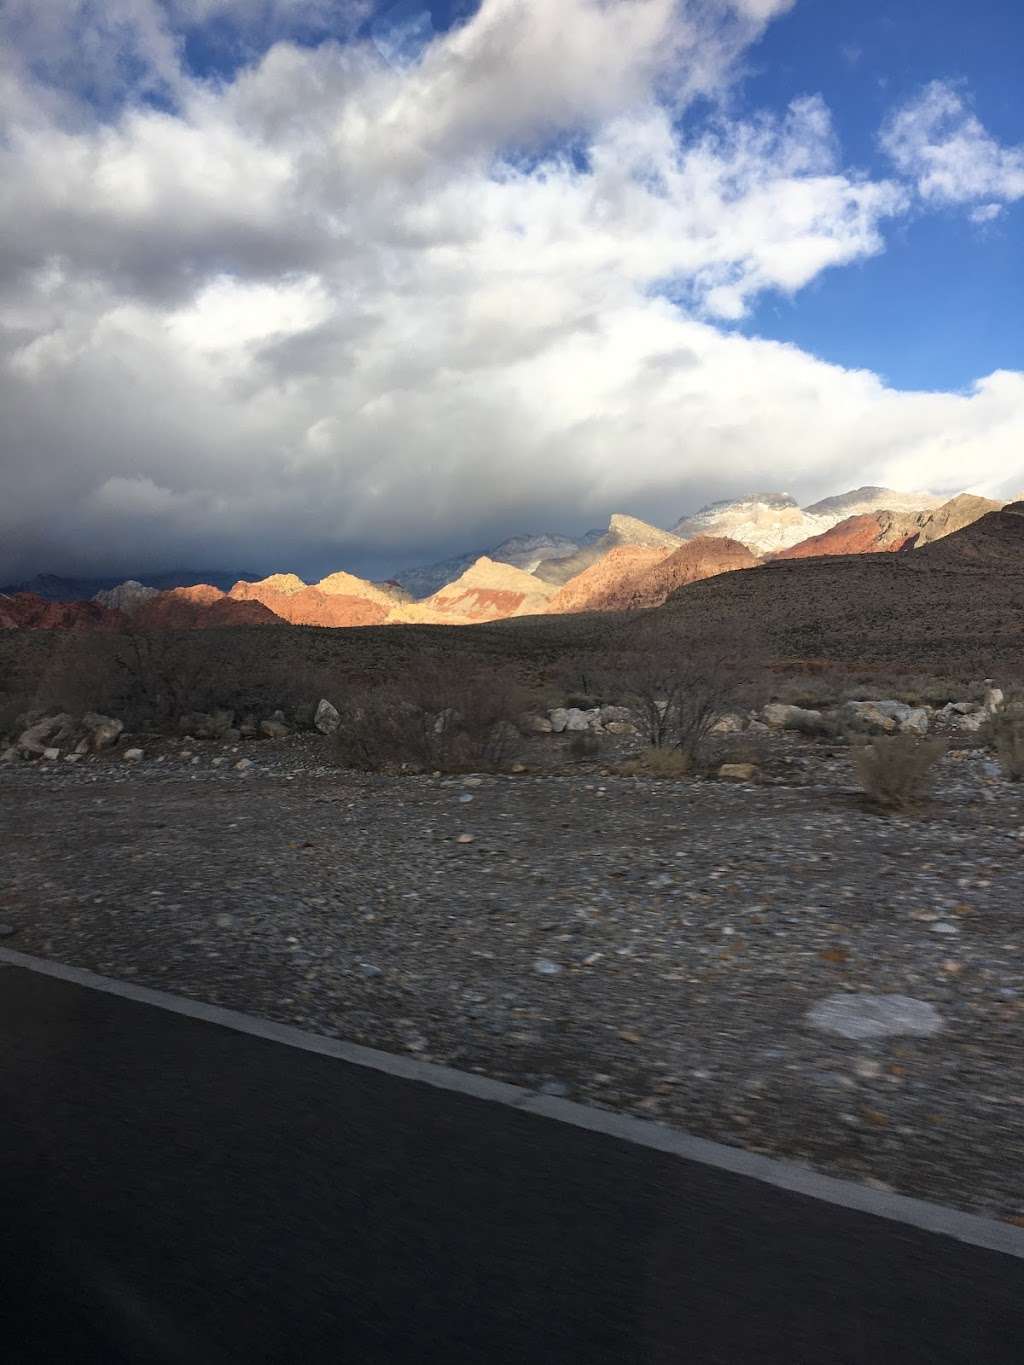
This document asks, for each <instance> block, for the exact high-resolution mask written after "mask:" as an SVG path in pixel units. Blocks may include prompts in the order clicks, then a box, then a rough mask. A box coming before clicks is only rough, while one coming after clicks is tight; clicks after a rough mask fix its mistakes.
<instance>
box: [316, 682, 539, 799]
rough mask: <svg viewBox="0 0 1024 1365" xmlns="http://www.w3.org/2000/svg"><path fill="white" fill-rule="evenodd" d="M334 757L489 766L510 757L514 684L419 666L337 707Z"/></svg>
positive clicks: (458, 767) (372, 765)
mask: <svg viewBox="0 0 1024 1365" xmlns="http://www.w3.org/2000/svg"><path fill="white" fill-rule="evenodd" d="M338 710H339V714H340V717H341V720H340V724H339V726H338V730H337V732H336V735H335V743H336V746H337V752H338V756H339V759H340V761H341V762H342V763H343V764H344V765H345V766H348V767H357V768H363V769H365V770H368V771H380V770H381V769H385V768H389V767H412V768H415V769H417V770H419V771H434V770H438V771H441V772H466V771H472V770H474V769H484V770H488V771H493V770H496V769H499V768H502V767H504V766H505V765H506V764H508V763H509V762H511V760H512V759H513V758H514V757H515V755H516V754H517V752H518V750H519V745H520V742H521V735H520V732H519V728H518V726H517V725H516V723H515V719H514V718H515V716H516V715H518V714H519V713H520V712H521V710H522V697H521V695H520V694H519V691H518V689H517V688H516V687H515V686H514V684H512V683H511V682H509V680H508V679H507V678H505V677H504V676H503V675H501V674H498V673H494V672H490V671H480V672H476V673H467V672H466V671H465V670H464V669H457V668H454V667H451V666H448V667H445V666H444V665H442V664H437V663H433V664H426V665H424V666H421V667H420V668H418V669H415V670H413V671H411V673H410V675H409V676H408V677H407V678H405V679H403V680H402V682H401V683H394V684H392V685H390V686H388V687H384V688H378V689H375V690H373V691H369V690H368V691H365V692H363V693H357V694H354V695H350V696H349V697H347V698H346V699H344V700H343V701H342V703H341V704H340V705H339V707H338Z"/></svg>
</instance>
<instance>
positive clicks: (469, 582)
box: [388, 555, 557, 624]
mask: <svg viewBox="0 0 1024 1365" xmlns="http://www.w3.org/2000/svg"><path fill="white" fill-rule="evenodd" d="M556 591H557V589H556V588H555V586H554V584H552V583H543V582H541V580H540V579H539V578H535V577H534V575H533V574H530V573H527V572H526V571H525V570H524V569H517V568H516V567H515V566H514V565H512V564H499V563H498V562H497V561H496V560H493V559H488V558H487V556H486V555H482V556H481V557H480V558H479V559H478V560H477V561H476V563H475V564H473V565H471V566H470V567H469V568H468V569H467V570H466V572H465V573H464V574H462V575H461V577H459V578H457V579H456V580H455V582H454V583H448V584H446V585H445V586H444V587H443V588H441V589H440V590H439V591H438V592H435V593H434V594H433V596H431V597H428V598H427V599H426V601H424V602H412V603H409V604H408V605H406V606H398V607H394V608H392V610H391V613H390V615H389V617H388V620H389V621H390V622H392V623H393V624H398V623H400V622H412V621H418V622H422V623H425V624H437V623H439V622H447V623H449V624H458V623H459V622H463V623H466V622H473V621H500V620H504V619H506V618H507V617H509V616H539V615H541V614H542V613H543V612H544V611H546V610H547V604H548V602H549V600H550V599H551V598H552V597H553V596H554V595H555V592H556Z"/></svg>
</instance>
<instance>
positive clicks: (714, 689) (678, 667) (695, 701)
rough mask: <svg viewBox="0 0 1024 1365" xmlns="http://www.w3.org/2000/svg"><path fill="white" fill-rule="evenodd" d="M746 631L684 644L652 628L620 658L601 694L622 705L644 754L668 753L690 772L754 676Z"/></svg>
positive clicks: (754, 654) (747, 696)
mask: <svg viewBox="0 0 1024 1365" xmlns="http://www.w3.org/2000/svg"><path fill="white" fill-rule="evenodd" d="M761 671H762V670H761V664H760V652H759V651H758V650H757V649H756V648H755V646H754V645H753V644H752V642H751V638H750V634H749V632H746V633H741V632H739V631H736V630H729V629H720V630H717V631H707V632H705V633H704V634H702V635H701V636H700V637H699V638H696V639H688V638H686V637H684V636H681V635H679V634H678V633H676V632H670V631H666V628H665V627H664V625H661V624H659V625H658V626H653V627H651V628H649V629H648V630H647V631H645V632H644V633H643V634H642V635H640V636H639V637H638V640H637V644H636V647H635V648H634V649H633V650H631V651H629V652H626V653H623V654H620V655H619V656H618V657H617V658H616V661H615V665H614V667H613V668H611V669H610V670H609V672H608V675H607V681H606V683H605V686H604V688H603V689H602V690H603V692H604V694H605V695H606V696H614V698H615V700H616V701H617V702H619V703H621V704H624V705H626V706H629V707H630V708H631V709H632V711H633V713H634V717H635V720H636V724H637V726H638V728H639V730H640V732H641V734H642V735H643V736H644V738H645V739H646V740H647V743H648V744H649V745H650V747H651V748H652V749H673V750H677V751H678V752H679V753H680V754H682V756H683V758H684V759H685V761H686V764H687V768H688V769H690V768H693V767H694V766H695V764H696V762H697V760H698V758H699V756H700V752H701V749H702V748H703V746H704V744H705V742H706V740H707V738H708V736H709V735H710V733H711V730H712V728H713V726H714V725H715V723H716V721H718V720H720V719H721V717H722V716H723V715H725V714H726V713H727V712H729V711H731V710H733V709H735V707H736V706H737V705H739V704H741V702H743V701H747V702H748V703H749V701H750V700H752V691H751V689H752V688H753V687H755V686H756V683H755V681H754V680H755V679H757V678H758V677H759V676H760V674H761Z"/></svg>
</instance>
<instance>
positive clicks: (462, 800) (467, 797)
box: [459, 792, 473, 806]
mask: <svg viewBox="0 0 1024 1365" xmlns="http://www.w3.org/2000/svg"><path fill="white" fill-rule="evenodd" d="M472 800H473V795H472V793H471V792H460V793H459V805H461V806H465V805H468V804H469V802H470V801H472Z"/></svg>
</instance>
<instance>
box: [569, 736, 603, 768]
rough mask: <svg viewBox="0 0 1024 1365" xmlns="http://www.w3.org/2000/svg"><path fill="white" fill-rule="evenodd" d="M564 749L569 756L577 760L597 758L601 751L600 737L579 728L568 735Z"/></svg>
mask: <svg viewBox="0 0 1024 1365" xmlns="http://www.w3.org/2000/svg"><path fill="white" fill-rule="evenodd" d="M565 749H566V753H568V754H569V756H570V758H575V759H577V760H579V761H582V760H584V759H588V758H597V756H598V754H600V752H601V738H600V736H599V735H595V734H594V733H593V732H592V731H590V730H579V731H577V732H576V733H575V734H573V735H571V736H570V738H569V742H568V743H567V744H566V746H565Z"/></svg>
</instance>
